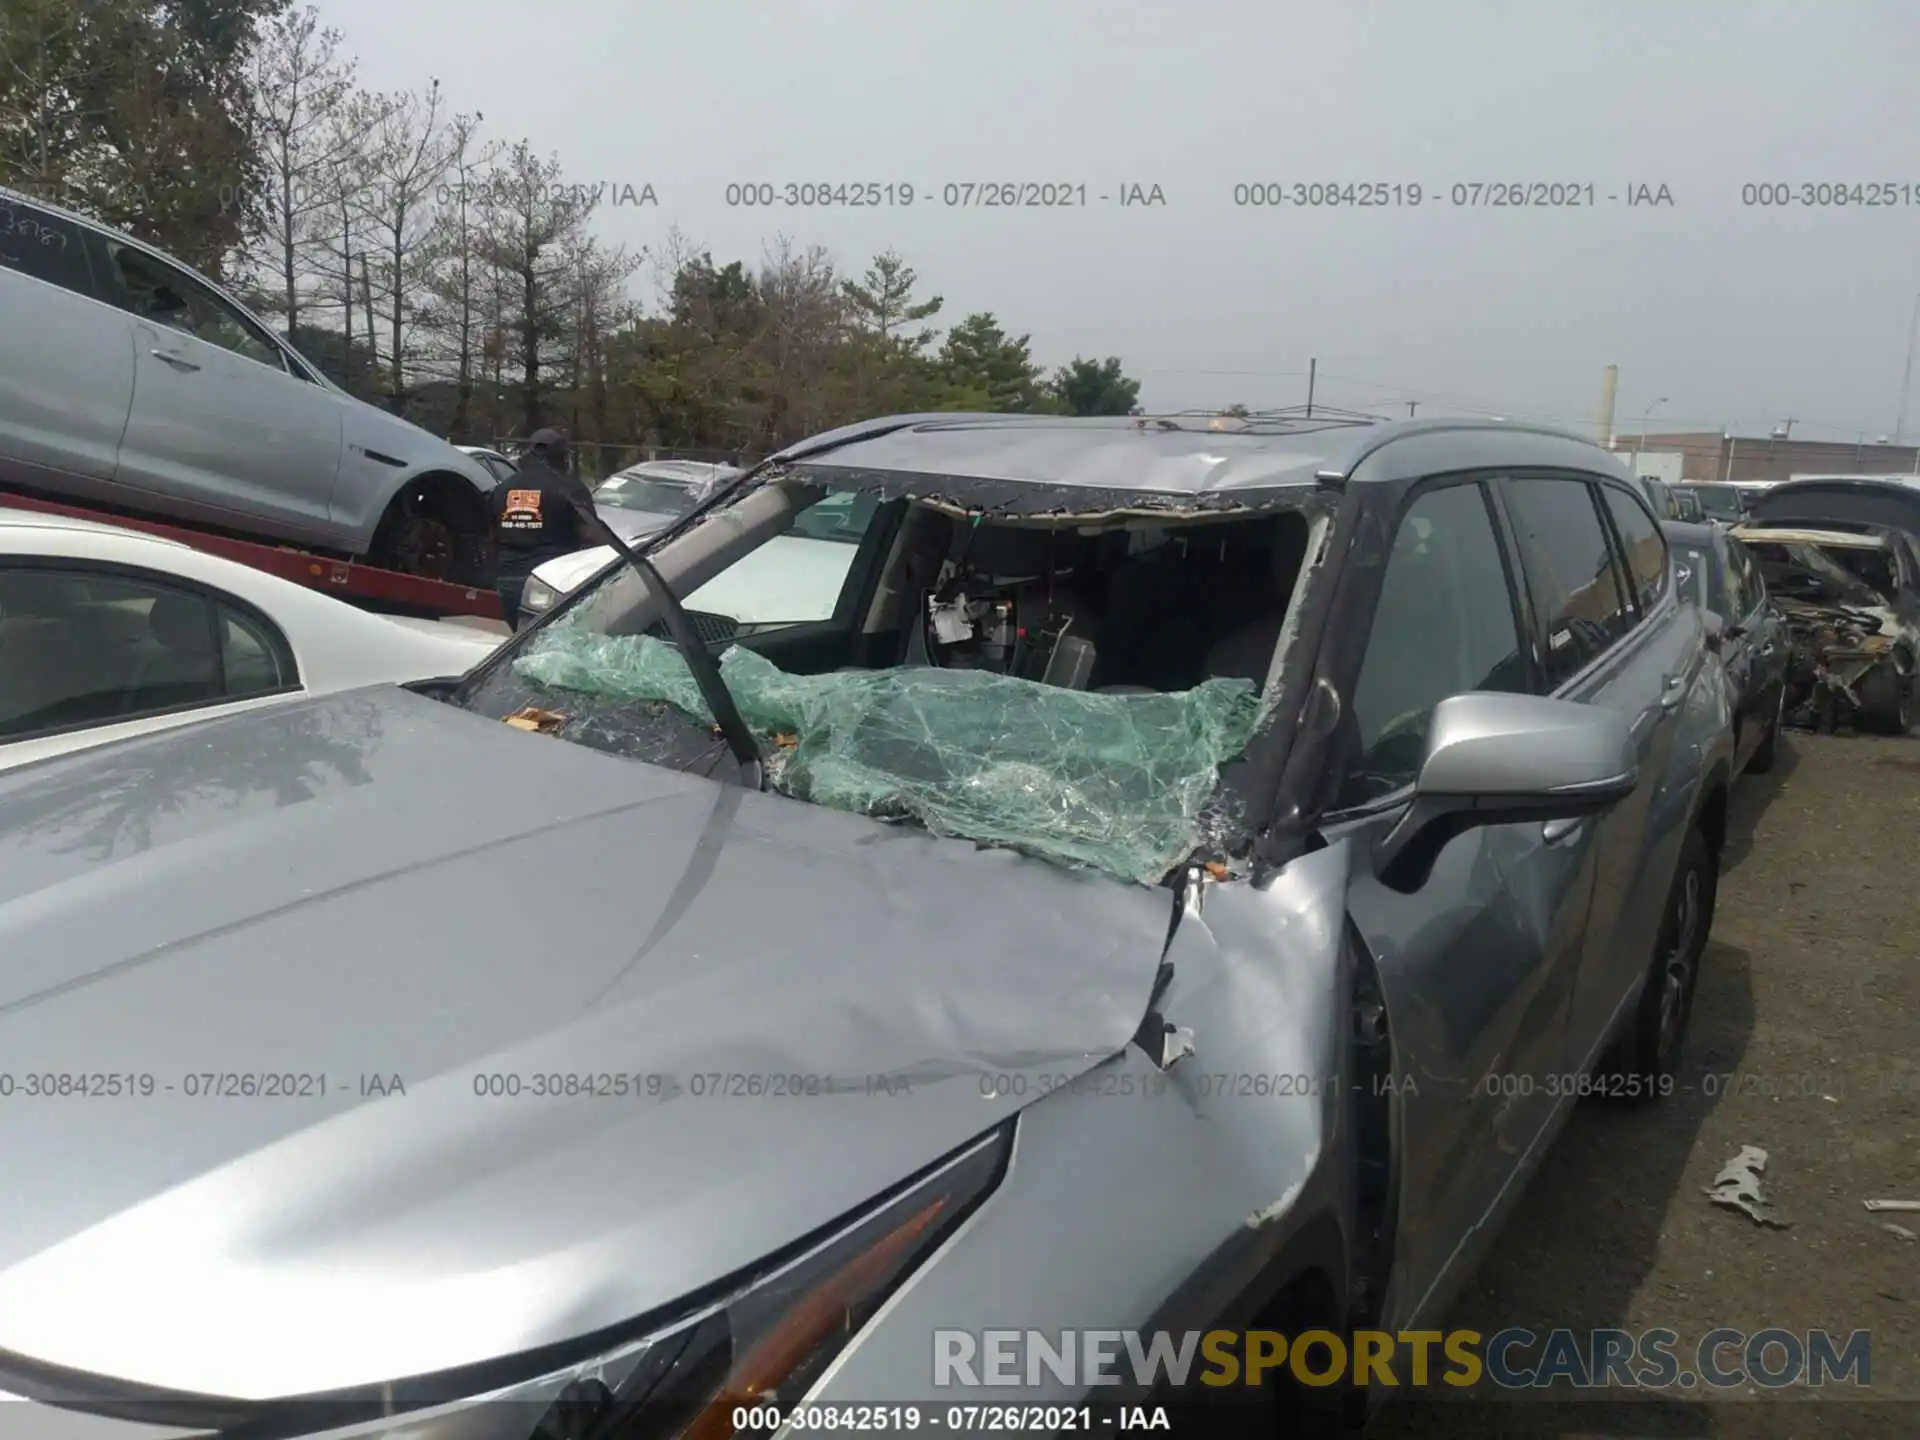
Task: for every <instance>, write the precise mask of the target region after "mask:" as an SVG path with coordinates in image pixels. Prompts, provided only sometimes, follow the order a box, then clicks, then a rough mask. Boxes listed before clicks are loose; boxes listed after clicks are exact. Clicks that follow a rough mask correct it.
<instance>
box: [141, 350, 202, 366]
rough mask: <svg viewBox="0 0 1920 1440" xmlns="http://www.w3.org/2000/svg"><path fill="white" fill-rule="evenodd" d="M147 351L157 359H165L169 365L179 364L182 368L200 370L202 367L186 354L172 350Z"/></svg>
mask: <svg viewBox="0 0 1920 1440" xmlns="http://www.w3.org/2000/svg"><path fill="white" fill-rule="evenodd" d="M147 353H148V354H149V355H151V356H153V358H154V359H156V360H164V361H166V362H167V363H168V364H169V365H173V366H177V367H178V368H180V369H182V370H198V369H199V368H200V367H199V366H198V365H196V364H194V363H193V361H191V360H189V359H187V357H186V356H184V355H176V354H174V353H172V352H171V351H167V350H149V351H147Z"/></svg>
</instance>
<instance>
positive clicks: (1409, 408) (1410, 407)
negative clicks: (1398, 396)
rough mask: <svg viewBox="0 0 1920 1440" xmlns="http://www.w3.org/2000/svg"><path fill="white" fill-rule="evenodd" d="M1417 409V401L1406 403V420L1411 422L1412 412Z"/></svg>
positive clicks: (1418, 403) (1418, 404)
mask: <svg viewBox="0 0 1920 1440" xmlns="http://www.w3.org/2000/svg"><path fill="white" fill-rule="evenodd" d="M1419 408H1420V402H1419V401H1418V400H1409V401H1407V419H1409V420H1411V419H1412V418H1413V412H1414V411H1416V410H1418V409H1419Z"/></svg>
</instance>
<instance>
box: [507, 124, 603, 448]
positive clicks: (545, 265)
mask: <svg viewBox="0 0 1920 1440" xmlns="http://www.w3.org/2000/svg"><path fill="white" fill-rule="evenodd" d="M481 185H482V193H481V215H482V221H481V241H480V249H481V253H482V254H483V255H484V256H485V257H486V259H487V260H488V261H489V263H491V264H493V265H495V266H496V267H498V269H499V270H500V271H501V273H502V275H503V276H504V278H505V279H506V282H507V285H508V287H509V294H508V296H507V297H506V304H507V315H506V316H505V317H504V319H505V323H506V325H507V326H508V327H509V329H510V332H511V342H510V344H509V347H508V354H509V356H510V357H511V363H512V365H513V368H514V369H515V370H516V371H517V372H518V379H519V386H520V419H521V423H522V424H523V425H524V426H525V427H526V429H527V430H529V431H532V430H537V429H538V428H539V427H540V425H541V424H542V423H543V417H544V415H545V411H546V404H547V392H548V391H549V390H550V389H551V388H552V385H551V382H550V381H549V379H548V378H547V375H546V370H545V367H546V363H547V361H548V359H549V358H550V357H555V356H556V355H557V354H558V353H559V352H561V351H562V349H563V346H564V342H565V339H566V335H567V331H568V328H569V327H568V321H569V320H570V319H571V317H572V314H573V310H574V288H575V271H574V268H573V265H572V263H571V260H570V256H569V253H568V245H569V243H571V242H573V241H575V240H576V239H577V237H579V236H580V235H581V234H583V233H584V231H585V229H586V225H587V222H588V220H589V219H590V218H591V216H592V214H593V210H594V205H595V201H596V198H597V197H596V196H595V195H594V194H593V193H592V192H591V191H589V190H587V189H585V188H584V187H581V186H577V185H569V184H567V183H566V182H565V181H564V180H563V179H562V172H561V168H560V161H559V159H558V157H555V156H548V157H546V158H544V159H543V158H542V157H540V156H538V155H536V154H535V153H534V151H533V147H532V146H530V145H528V144H527V142H526V141H524V140H522V141H520V142H519V143H517V144H516V145H514V147H513V148H512V149H511V150H509V151H508V152H507V153H506V155H505V156H504V157H503V158H502V159H501V161H500V163H499V164H498V165H496V166H495V167H493V169H491V170H490V171H489V172H488V173H487V174H486V175H485V176H484V177H482V180H481Z"/></svg>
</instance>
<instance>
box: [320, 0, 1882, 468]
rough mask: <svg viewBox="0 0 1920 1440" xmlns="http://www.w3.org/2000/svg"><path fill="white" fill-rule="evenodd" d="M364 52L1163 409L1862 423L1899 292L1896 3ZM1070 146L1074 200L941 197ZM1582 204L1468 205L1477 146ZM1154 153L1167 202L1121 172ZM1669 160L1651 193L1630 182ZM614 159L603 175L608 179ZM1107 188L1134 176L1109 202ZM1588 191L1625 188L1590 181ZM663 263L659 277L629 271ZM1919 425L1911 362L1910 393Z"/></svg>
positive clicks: (448, 13) (605, 19) (722, 2)
mask: <svg viewBox="0 0 1920 1440" xmlns="http://www.w3.org/2000/svg"><path fill="white" fill-rule="evenodd" d="M319 8H320V12H321V15H322V17H323V19H324V20H325V22H326V23H328V24H330V25H332V26H334V27H335V28H337V29H339V30H341V31H342V32H344V34H345V37H346V43H345V48H346V49H347V50H349V51H350V52H352V53H353V54H355V55H357V56H358V57H359V60H360V65H361V76H362V79H363V82H364V83H366V84H368V85H370V86H373V87H376V88H381V89H394V88H404V87H409V86H419V85H421V84H423V83H424V82H425V81H426V80H427V79H428V78H429V77H430V76H435V75H437V76H438V77H439V78H440V80H441V82H442V84H443V86H444V87H445V88H446V90H447V91H448V98H449V100H450V101H451V103H452V105H453V106H454V107H455V108H458V109H462V110H479V111H482V112H483V113H484V114H485V116H486V122H487V124H486V130H487V132H488V133H490V134H492V135H494V136H498V137H500V138H503V139H517V138H520V137H523V136H524V137H525V138H527V139H528V140H530V141H531V142H532V143H533V145H534V146H535V147H536V149H538V150H541V151H544V152H554V153H557V154H558V155H559V156H560V158H561V160H562V162H563V163H564V164H565V166H566V168H567V171H568V173H569V178H572V179H576V180H579V181H581V182H583V183H593V182H596V181H604V182H606V184H607V185H608V186H609V187H623V186H631V187H633V191H634V193H635V194H636V195H637V194H639V193H640V192H641V189H642V187H643V186H645V185H649V184H650V185H652V186H653V188H654V193H655V195H656V196H657V198H658V200H659V204H658V206H657V207H656V206H632V205H624V206H617V207H611V206H610V207H608V208H605V209H604V210H603V214H602V217H601V219H600V221H599V225H600V228H601V231H602V233H603V234H604V235H605V236H606V238H608V239H609V240H618V241H622V242H625V243H627V244H629V245H631V246H634V247H640V246H644V245H649V244H653V245H657V244H658V243H659V241H660V240H661V238H662V237H663V236H664V235H665V233H666V232H667V230H668V229H669V227H670V226H674V225H677V226H678V227H679V228H680V229H681V230H682V231H683V232H685V233H686V234H687V235H688V236H690V237H691V238H692V239H694V240H695V241H697V242H698V243H700V244H701V245H703V246H706V247H709V248H710V249H711V250H712V252H713V254H714V257H715V259H716V260H719V261H722V262H724V261H726V260H729V259H746V260H755V259H757V258H758V257H759V256H760V255H761V254H762V252H763V250H764V247H765V245H766V243H767V242H768V241H769V240H770V239H771V238H773V237H774V236H775V235H776V234H778V233H784V234H785V235H787V236H788V237H790V238H791V239H793V240H794V241H796V242H799V243H801V244H808V243H815V242H817V243H820V244H823V245H825V246H827V247H828V248H829V250H830V251H831V252H832V253H833V255H834V256H835V259H836V261H837V262H838V263H839V264H840V266H841V267H842V269H844V270H847V271H851V272H855V273H857V272H858V271H859V270H861V269H863V268H864V266H865V262H866V261H867V259H868V258H870V257H871V256H872V255H873V254H874V253H875V252H876V251H879V250H882V249H885V248H889V247H891V248H893V249H896V250H898V251H899V252H900V253H901V254H902V255H904V256H905V257H906V259H907V260H908V262H909V263H910V264H912V265H913V266H914V268H915V269H916V270H917V271H918V272H919V274H920V277H921V280H922V286H923V289H924V290H925V291H926V292H927V293H929V294H931V293H938V294H940V295H943V296H944V297H945V298H946V308H945V310H944V311H943V312H942V316H941V318H942V319H957V318H958V317H959V316H960V315H962V314H965V313H966V312H969V311H973V310H991V311H992V312H994V314H995V315H996V316H998V317H999V319H1000V320H1001V322H1002V323H1003V324H1004V325H1006V326H1007V327H1008V328H1009V329H1010V330H1012V331H1014V332H1015V333H1020V332H1030V333H1031V335H1032V337H1033V348H1034V353H1035V355H1036V357H1037V358H1038V359H1040V360H1041V361H1043V362H1045V363H1047V364H1049V365H1052V364H1058V363H1060V362H1063V361H1065V360H1067V359H1070V358H1071V357H1072V356H1073V355H1075V354H1076V353H1078V354H1083V355H1089V356H1105V355H1109V354H1115V355H1119V356H1120V357H1121V358H1122V360H1123V361H1124V363H1125V365H1126V369H1127V371H1128V373H1130V374H1132V375H1134V376H1135V377H1137V378H1139V379H1141V380H1142V381H1143V382H1144V390H1143V393H1142V400H1143V401H1144V402H1145V403H1146V404H1147V405H1148V406H1149V407H1150V408H1153V409H1173V408H1182V407H1187V406H1203V405H1204V406H1213V405H1221V404H1229V403H1234V402H1239V403H1243V404H1247V405H1250V406H1256V407H1257V406H1261V405H1285V404H1296V403H1298V402H1300V401H1302V400H1304V399H1305V397H1306V371H1307V368H1308V360H1309V358H1310V357H1317V358H1318V361H1319V367H1320V380H1319V385H1318V389H1317V392H1316V399H1317V400H1320V401H1324V402H1326V403H1329V404H1334V405H1346V406H1354V407H1371V408H1374V409H1378V410H1382V411H1384V412H1385V413H1391V414H1398V415H1404V414H1406V413H1407V404H1408V402H1421V404H1422V413H1429V412H1432V411H1438V410H1441V409H1452V410H1469V411H1477V412H1483V413H1492V414H1505V415H1511V416H1523V415H1525V416H1533V417H1538V418H1544V419H1554V420H1558V421H1561V422H1564V423H1575V424H1585V425H1591V424H1592V423H1593V420H1594V417H1595V415H1596V413H1597V411H1598V405H1599V396H1600V390H1601V380H1602V371H1603V369H1604V367H1605V366H1606V365H1608V364H1617V365H1619V366H1620V371H1621V375H1620V392H1619V401H1618V406H1617V410H1616V419H1615V425H1616V429H1618V430H1619V431H1620V432H1621V433H1622V434H1631V433H1633V432H1634V431H1636V430H1637V429H1638V427H1639V425H1640V419H1641V415H1642V413H1643V412H1644V410H1645V409H1646V407H1647V405H1648V404H1649V402H1651V401H1654V400H1656V399H1657V398H1658V397H1663V396H1664V397H1667V398H1666V403H1664V404H1661V405H1659V406H1658V407H1657V408H1656V409H1655V410H1654V411H1653V422H1652V423H1653V428H1654V429H1655V430H1658V429H1660V428H1662V427H1665V428H1669V429H1672V428H1681V427H1687V428H1694V427H1698V428H1712V429H1718V428H1719V427H1720V426H1721V425H1723V424H1725V425H1730V426H1733V427H1735V428H1736V429H1737V430H1740V431H1742V432H1750V431H1755V430H1761V431H1764V429H1765V428H1767V427H1768V426H1770V425H1772V424H1773V423H1775V422H1776V421H1779V420H1782V419H1784V418H1786V417H1788V416H1793V417H1795V418H1796V419H1797V421H1798V423H1797V424H1796V425H1795V426H1794V434H1795V435H1796V437H1799V436H1804V437H1806V438H1808V439H1846V440H1851V439H1853V438H1855V436H1856V435H1857V434H1858V433H1860V432H1863V431H1864V432H1865V433H1866V436H1867V438H1868V439H1869V440H1871V439H1873V438H1875V437H1876V436H1877V435H1878V434H1881V433H1884V432H1888V431H1891V430H1892V429H1893V426H1894V422H1895V418H1896V415H1897V413H1898V410H1899V406H1900V388H1901V375H1902V370H1903V366H1904V362H1905V360H1906V357H1907V347H1908V333H1909V321H1910V319H1911V316H1912V314H1913V305H1914V296H1915V293H1916V291H1917V290H1920V124H1916V122H1915V109H1916V107H1915V96H1916V87H1917V86H1920V5H1914V4H1913V3H1912V0H1692V3H1689V4H1685V5H1676V4H1674V3H1671V0H1442V3H1435V0H1339V3H1334V4H1323V5H1313V6H1302V5H1288V4H1285V3H1274V0H1266V3H1258V4H1255V3H1236V0H1184V3H1181V4H1164V5H1163V4H1158V3H1149V0H1135V3H1131V4H1119V5H1103V4H1098V3H1094V0H1021V3H1013V0H969V3H965V4H959V3H950V0H812V3H808V0H792V3H787V4H780V5H774V4H747V3H743V0H681V3H678V4H659V3H644V0H642V3H635V0H547V3H543V4H535V3H532V0H404V3H401V4H396V3H394V0H319ZM994 181H1003V182H1004V181H1022V182H1025V181H1032V182H1047V181H1051V182H1064V183H1066V184H1070V185H1074V186H1079V185H1085V187H1086V190H1087V196H1088V203H1087V204H1086V206H1085V208H1069V209H1019V210H1011V211H1010V210H1005V209H998V210H992V209H980V208H966V207H961V208H950V207H947V206H945V205H943V204H941V203H940V202H941V199H942V198H943V195H944V192H945V187H946V186H948V185H950V184H951V185H962V184H966V183H968V182H976V183H978V182H994ZM1314 181H1321V182H1326V181H1331V182H1366V181H1374V182H1387V183H1389V184H1391V183H1394V182H1399V183H1401V184H1403V185H1404V184H1418V185H1420V186H1422V187H1423V189H1424V191H1425V200H1424V203H1423V204H1421V205H1420V206H1419V207H1417V208H1413V207H1399V208H1393V207H1388V208H1374V209H1370V210H1364V211H1356V210H1351V209H1335V210H1319V211H1315V210H1310V209H1300V208H1296V207H1294V206H1292V205H1290V204H1289V205H1285V206H1282V207H1281V208H1277V209H1276V208H1256V207H1252V206H1237V205H1236V204H1235V196H1234V190H1235V186H1236V185H1244V184H1257V183H1261V182H1275V183H1278V184H1280V185H1288V186H1290V185H1292V184H1294V183H1296V182H1298V183H1305V182H1314ZM1536 181H1537V182H1558V183H1560V184H1562V185H1568V184H1572V185H1580V186H1585V185H1587V184H1589V183H1590V184H1592V185H1593V187H1594V191H1595V199H1596V204H1595V205H1594V206H1593V207H1592V208H1577V209H1525V210H1513V209H1489V208H1484V207H1479V208H1475V207H1465V208H1455V207H1454V206H1452V205H1451V204H1450V203H1448V202H1449V201H1450V199H1451V194H1452V187H1453V186H1455V185H1470V184H1473V183H1475V182H1536ZM1823 181H1825V182H1832V181H1842V182H1874V181H1883V182H1892V184H1893V186H1894V187H1896V194H1897V188H1898V187H1902V186H1904V187H1905V191H1904V197H1898V198H1904V199H1905V201H1906V202H1907V203H1905V204H1904V205H1896V206H1895V207H1893V208H1879V209H1862V208H1857V207H1853V208H1846V209H1835V208H1806V207H1801V206H1798V205H1795V206H1792V207H1786V208H1781V207H1770V208H1759V207H1754V206H1748V205H1744V204H1743V203H1742V186H1743V185H1745V184H1754V183H1761V182H1785V183H1787V184H1797V183H1800V182H1823ZM753 182H764V183H771V184H773V185H775V186H781V185H784V184H785V183H788V182H794V183H799V182H826V183H829V184H834V185H840V184H852V183H856V182H879V183H886V182H894V183H896V184H899V183H905V184H909V185H912V186H913V187H914V189H915V191H916V192H917V193H916V196H915V202H914V203H913V204H912V205H911V206H910V207H895V208H890V209H889V208H881V209H878V210H873V209H862V210H838V211H835V210H828V209H817V208H815V209H805V208H787V207H776V208H774V209H772V210H768V209H764V208H758V209H754V208H743V207H740V206H729V205H728V203H727V196H726V187H727V186H728V184H729V183H736V184H738V183H753ZM1136 184H1137V185H1139V186H1141V187H1142V189H1143V190H1146V191H1150V189H1151V187H1152V186H1155V185H1158V186H1159V187H1160V189H1161V191H1162V193H1163V194H1164V196H1165V204H1164V205H1153V206H1147V207H1138V206H1134V207H1122V206H1121V205H1120V204H1119V203H1118V196H1119V194H1120V192H1121V189H1122V187H1124V186H1128V185H1136ZM1637 185H1645V186H1648V187H1649V188H1650V189H1651V190H1652V191H1655V192H1657V191H1658V188H1659V187H1660V186H1662V185H1665V186H1666V187H1667V188H1668V190H1669V191H1670V193H1671V195H1672V197H1673V203H1672V204H1671V205H1660V206H1631V205H1629V204H1628V195H1629V193H1630V187H1633V186H1637ZM609 193H610V194H611V193H612V192H611V191H610V192H609ZM1101 195H1108V196H1112V197H1114V198H1113V199H1110V200H1108V201H1106V202H1102V201H1101V200H1100V198H1099V197H1100V196H1101ZM1609 196H1617V197H1618V198H1616V199H1609V198H1608V197H1609ZM642 289H643V292H644V293H645V294H646V295H648V296H650V295H651V293H652V287H651V285H647V284H643V286H642ZM1908 428H1909V432H1910V433H1911V432H1912V431H1914V430H1916V429H1920V400H1916V402H1915V404H1914V407H1913V412H1912V415H1911V416H1910V418H1909V422H1908Z"/></svg>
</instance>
